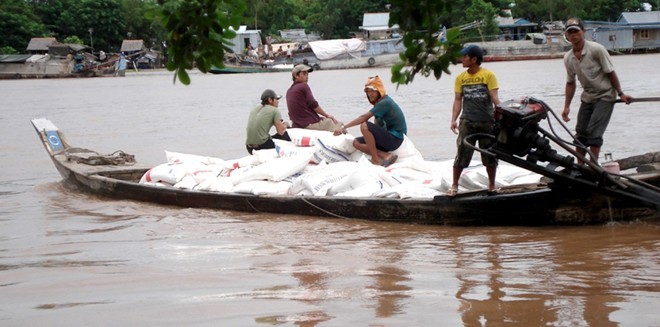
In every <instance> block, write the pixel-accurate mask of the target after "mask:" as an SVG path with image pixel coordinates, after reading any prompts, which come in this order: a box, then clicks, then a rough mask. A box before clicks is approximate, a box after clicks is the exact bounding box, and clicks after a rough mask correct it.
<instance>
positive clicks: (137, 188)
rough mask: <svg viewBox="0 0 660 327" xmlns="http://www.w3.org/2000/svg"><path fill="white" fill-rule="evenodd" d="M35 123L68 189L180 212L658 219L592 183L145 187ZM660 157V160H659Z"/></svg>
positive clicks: (508, 220) (653, 207)
mask: <svg viewBox="0 0 660 327" xmlns="http://www.w3.org/2000/svg"><path fill="white" fill-rule="evenodd" d="M32 124H33V126H34V127H35V129H36V131H37V133H38V135H39V136H40V139H41V141H42V142H43V144H44V146H45V148H46V150H47V152H48V155H49V156H50V158H51V159H52V161H53V163H54V165H55V168H57V170H58V171H59V173H60V175H61V176H62V177H63V179H64V182H65V183H66V185H70V186H73V187H75V188H76V189H77V190H81V191H84V192H90V193H93V194H98V195H101V196H107V197H112V198H120V199H131V200H137V201H145V202H152V203H159V204H163V205H172V206H181V207H193V208H213V209H222V210H233V211H245V212H266V213H274V214H297V215H308V216H319V217H339V218H355V219H364V220H374V221H388V222H400V223H413V224H433V225H461V226H475V225H532V226H536V225H576V224H578V225H581V224H602V223H607V222H611V221H640V220H641V221H658V219H659V214H658V206H659V205H660V200H657V199H655V200H654V199H653V196H651V198H652V199H651V200H646V199H642V200H639V199H638V196H621V195H620V194H617V193H616V192H612V191H611V190H606V191H605V192H603V191H601V190H598V189H594V188H592V187H589V186H588V185H586V186H585V183H575V184H574V185H573V184H571V183H555V182H550V183H536V184H526V185H516V186H510V187H505V188H502V189H501V190H500V191H499V192H498V193H497V194H488V193H487V192H486V191H485V190H484V191H472V192H465V193H460V194H458V195H457V196H455V197H448V196H444V195H443V196H436V197H434V198H429V199H393V198H357V197H352V198H351V197H331V196H318V197H317V196H287V195H269V196H263V195H259V196H257V195H249V194H235V193H222V192H206V191H193V190H183V189H176V188H172V187H158V186H151V185H147V184H140V183H139V181H140V178H141V177H142V176H143V175H144V174H145V172H146V171H147V170H148V169H149V168H151V167H146V166H140V165H138V164H134V161H133V157H132V156H130V155H126V154H124V153H120V155H113V156H99V155H98V153H96V152H94V151H91V150H87V149H81V148H76V147H72V146H71V145H70V144H69V143H68V141H67V140H66V138H65V137H64V135H63V133H62V132H61V131H59V130H58V129H57V127H56V126H55V125H54V124H53V123H51V122H50V121H49V120H47V119H35V120H32ZM656 157H657V158H658V159H659V160H660V155H657V156H656ZM631 178H634V180H636V181H639V182H640V183H641V182H642V181H645V182H648V183H651V184H652V185H655V186H658V185H659V184H660V172H658V171H651V172H647V173H636V174H633V175H632V176H631ZM559 179H561V178H559ZM608 188H609V187H608ZM651 192H652V193H653V192H655V194H656V195H658V194H660V193H658V192H657V191H655V190H652V191H651Z"/></svg>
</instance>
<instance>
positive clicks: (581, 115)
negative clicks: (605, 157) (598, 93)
mask: <svg viewBox="0 0 660 327" xmlns="http://www.w3.org/2000/svg"><path fill="white" fill-rule="evenodd" d="M613 109H614V102H609V101H600V100H599V101H596V102H594V103H586V102H582V104H580V110H579V111H578V116H577V124H576V125H575V136H576V137H577V139H578V141H580V142H581V143H582V144H584V145H585V146H595V147H600V146H602V145H603V134H605V129H606V128H607V125H608V124H609V123H610V118H611V117H612V111H614V110H613Z"/></svg>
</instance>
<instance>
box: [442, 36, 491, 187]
mask: <svg viewBox="0 0 660 327" xmlns="http://www.w3.org/2000/svg"><path fill="white" fill-rule="evenodd" d="M460 54H461V55H463V57H462V58H461V62H462V64H463V67H465V68H467V70H466V71H464V72H462V73H461V74H460V75H458V76H457V77H456V82H455V84H454V92H455V96H454V106H453V108H452V114H451V125H450V128H451V130H452V132H454V134H458V138H457V140H456V146H457V148H458V149H457V152H456V159H454V169H453V180H452V185H451V187H450V188H449V190H448V191H447V195H448V196H455V195H456V193H457V192H458V180H459V179H460V177H461V173H463V169H464V168H465V167H467V166H468V165H469V164H470V161H471V160H472V155H473V154H474V149H472V148H470V147H468V146H465V145H464V144H463V140H464V139H465V138H466V137H467V136H469V135H471V134H475V133H483V134H493V124H494V122H495V121H494V115H495V106H497V105H498V104H500V98H499V96H498V89H499V86H498V85H497V78H495V74H494V73H493V72H491V71H490V70H487V69H485V68H482V67H481V62H482V61H483V59H484V52H483V50H482V49H481V48H480V47H478V46H476V45H469V46H467V47H465V48H464V49H463V50H461V52H460ZM461 112H462V114H461ZM459 114H461V119H460V123H458V122H457V121H456V120H457V119H458V116H459ZM477 139H478V140H479V147H480V148H487V147H489V146H490V145H491V144H492V143H493V139H492V138H489V137H480V138H477ZM477 139H476V138H470V139H469V142H470V144H472V145H474V144H475V143H476V141H477ZM481 162H482V163H483V164H484V166H486V172H487V173H488V191H489V192H494V191H495V173H496V171H497V159H496V158H494V157H492V156H489V155H486V154H484V153H481Z"/></svg>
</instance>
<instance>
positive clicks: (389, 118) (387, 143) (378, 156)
mask: <svg viewBox="0 0 660 327" xmlns="http://www.w3.org/2000/svg"><path fill="white" fill-rule="evenodd" d="M364 92H365V94H366V96H367V100H368V101H369V103H371V105H373V108H371V110H369V111H367V112H365V113H363V114H361V115H360V116H358V117H357V118H355V119H353V120H351V121H350V122H348V123H347V124H346V125H341V128H340V129H338V130H336V131H335V133H334V134H335V135H339V134H346V129H347V128H349V127H353V126H358V125H359V126H360V132H362V136H360V137H356V138H355V140H353V146H354V147H355V148H356V149H358V150H360V151H362V152H364V153H367V154H369V155H371V163H372V164H374V165H380V166H384V167H387V166H389V165H391V164H393V163H394V162H395V161H396V159H397V158H398V156H397V155H396V154H394V153H389V152H391V151H394V150H396V149H398V148H399V147H400V146H401V143H403V136H404V135H406V133H408V125H406V117H405V116H404V115H403V111H402V110H401V108H400V107H399V105H398V104H396V102H394V100H392V98H390V96H389V95H387V93H386V92H385V86H384V85H383V81H382V80H381V79H380V77H378V75H376V76H374V77H369V79H367V83H366V84H365V85H364ZM371 117H374V122H375V123H372V122H370V121H369V119H370V118H371Z"/></svg>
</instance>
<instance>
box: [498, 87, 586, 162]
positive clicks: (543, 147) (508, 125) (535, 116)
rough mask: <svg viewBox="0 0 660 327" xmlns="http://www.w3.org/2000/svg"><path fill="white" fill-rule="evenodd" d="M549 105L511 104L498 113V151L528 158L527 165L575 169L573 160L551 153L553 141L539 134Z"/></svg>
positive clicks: (537, 102) (532, 101)
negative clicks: (543, 163)
mask: <svg viewBox="0 0 660 327" xmlns="http://www.w3.org/2000/svg"><path fill="white" fill-rule="evenodd" d="M548 111H550V108H549V107H548V105H547V104H546V103H545V102H543V101H540V100H537V99H535V98H524V99H522V100H521V101H515V100H509V101H506V102H503V103H501V104H500V105H499V106H497V108H496V109H495V117H496V119H497V121H498V127H499V132H498V134H497V143H496V145H495V147H496V148H497V149H498V150H500V151H503V152H507V153H509V154H512V155H516V156H519V157H522V156H527V161H529V162H531V163H536V162H537V161H547V162H553V163H556V164H559V165H560V166H563V167H565V168H569V167H571V166H572V165H573V161H574V158H573V157H572V156H561V155H558V154H557V151H555V150H554V149H552V147H551V146H550V141H549V140H548V139H547V138H545V137H543V136H542V135H540V134H539V132H540V130H541V129H540V127H539V122H540V121H541V120H543V119H545V118H546V117H548Z"/></svg>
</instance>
